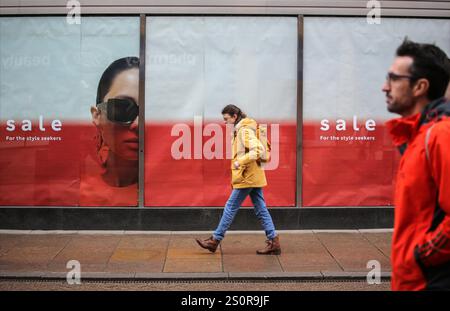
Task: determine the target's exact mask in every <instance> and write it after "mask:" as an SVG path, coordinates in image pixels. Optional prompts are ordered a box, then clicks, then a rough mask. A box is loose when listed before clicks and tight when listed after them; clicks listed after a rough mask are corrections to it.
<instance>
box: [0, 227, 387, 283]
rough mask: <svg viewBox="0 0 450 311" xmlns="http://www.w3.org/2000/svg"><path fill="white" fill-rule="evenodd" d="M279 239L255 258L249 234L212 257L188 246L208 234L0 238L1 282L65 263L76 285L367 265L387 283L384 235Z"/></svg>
mask: <svg viewBox="0 0 450 311" xmlns="http://www.w3.org/2000/svg"><path fill="white" fill-rule="evenodd" d="M279 233H280V241H281V245H282V254H281V255H279V256H273V255H272V256H261V255H256V253H255V251H256V249H258V248H262V247H264V246H265V243H264V241H265V236H264V235H263V234H262V233H256V232H250V233H248V232H242V231H241V232H229V233H228V234H227V236H226V238H225V239H224V241H223V242H222V243H221V247H220V249H218V250H217V252H216V253H215V254H211V253H209V252H208V251H206V250H203V249H201V248H200V247H199V246H198V245H197V244H196V242H195V241H194V237H201V238H207V237H208V236H209V233H208V232H201V233H192V232H190V233H178V232H127V231H115V232H110V231H103V232H92V231H91V232H89V231H86V232H82V231H70V232H69V231H50V232H49V231H0V277H3V278H5V277H34V278H65V277H66V273H67V272H68V271H69V270H70V269H68V268H66V264H67V262H68V261H70V260H78V261H79V262H80V263H81V271H82V278H106V279H115V278H120V279H123V278H125V279H127V278H129V279H180V278H181V279H183V278H184V279H185V278H188V279H189V278H191V279H203V278H204V279H252V278H254V279H277V278H279V279H291V278H297V279H298V278H299V279H320V278H322V279H323V278H365V277H366V275H367V273H368V271H369V270H371V269H369V268H367V263H368V261H370V260H377V261H378V262H379V263H380V265H381V271H382V276H383V277H388V276H389V275H390V273H389V272H390V270H391V266H390V244H391V236H392V231H391V230H367V231H364V230H351V231H312V230H305V231H280V232H279Z"/></svg>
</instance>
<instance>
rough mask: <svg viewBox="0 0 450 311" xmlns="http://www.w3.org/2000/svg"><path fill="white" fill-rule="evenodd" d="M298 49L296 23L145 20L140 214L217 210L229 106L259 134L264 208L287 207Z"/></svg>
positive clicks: (225, 180)
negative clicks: (264, 148)
mask: <svg viewBox="0 0 450 311" xmlns="http://www.w3.org/2000/svg"><path fill="white" fill-rule="evenodd" d="M297 42H298V40H297V18H290V17H288V18H286V17H154V18H150V19H148V20H147V56H146V101H145V102H146V136H145V205H146V206H223V205H224V204H225V202H226V200H227V198H228V196H229V194H230V192H231V184H230V182H231V171H230V148H229V147H230V144H231V136H230V135H231V134H232V132H227V130H226V128H225V126H224V124H223V123H224V122H223V119H222V115H221V111H222V108H223V107H225V106H226V105H228V104H234V105H236V106H238V107H240V108H241V109H242V110H243V111H244V112H245V113H246V114H247V115H248V116H249V117H250V118H253V119H255V120H256V121H257V122H258V123H259V124H264V125H266V126H267V129H268V138H269V141H270V142H271V144H272V160H271V162H269V163H267V164H266V165H265V167H264V168H265V173H266V176H267V180H268V186H267V187H266V188H265V192H264V195H265V197H266V199H267V202H268V205H269V206H295V185H296V112H297ZM244 205H246V206H249V205H251V202H250V200H249V199H247V201H246V202H245V204H244Z"/></svg>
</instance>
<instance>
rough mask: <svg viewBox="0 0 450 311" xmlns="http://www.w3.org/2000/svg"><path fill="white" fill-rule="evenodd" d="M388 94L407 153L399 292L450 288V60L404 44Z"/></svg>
mask: <svg viewBox="0 0 450 311" xmlns="http://www.w3.org/2000/svg"><path fill="white" fill-rule="evenodd" d="M396 54H397V55H396V57H395V59H394V62H393V63H392V65H391V67H390V69H389V72H388V75H387V77H386V82H385V83H384V85H383V92H385V93H386V102H387V109H388V111H390V112H393V113H397V114H399V115H401V118H399V119H394V120H391V121H389V122H388V123H387V127H388V129H389V131H390V133H391V135H392V137H393V141H394V144H395V145H396V146H397V147H398V148H399V150H400V152H401V153H402V158H401V162H400V166H399V171H398V175H397V180H396V189H395V224H394V235H393V241H392V289H393V290H425V289H426V290H444V289H447V290H448V289H450V102H448V101H447V100H446V99H445V98H444V97H443V96H444V94H445V92H446V89H447V85H448V83H449V77H450V62H449V60H448V58H447V55H446V54H445V53H444V52H443V51H442V50H441V49H439V48H438V47H437V46H435V45H431V44H419V43H415V42H412V41H409V40H407V39H405V41H404V42H403V43H402V45H401V46H400V47H399V48H398V49H397V53H396Z"/></svg>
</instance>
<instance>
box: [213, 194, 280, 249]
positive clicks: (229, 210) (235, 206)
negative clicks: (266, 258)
mask: <svg viewBox="0 0 450 311" xmlns="http://www.w3.org/2000/svg"><path fill="white" fill-rule="evenodd" d="M248 195H250V198H251V200H252V203H253V206H254V207H255V209H254V210H255V214H256V216H257V217H258V219H259V221H260V222H261V225H262V226H263V228H264V231H265V233H266V236H267V238H268V239H273V238H275V237H276V235H277V234H276V232H275V226H274V225H273V221H272V217H271V216H270V214H269V210H268V209H267V206H266V202H265V201H264V196H263V191H262V188H244V189H233V192H231V195H230V197H229V199H228V201H227V203H226V205H225V209H224V210H223V214H222V218H221V219H220V223H219V225H218V226H217V229H216V230H215V231H214V233H213V237H214V239H216V240H219V241H221V240H222V239H223V238H224V237H225V233H226V231H227V230H228V228H230V226H231V223H232V222H233V219H234V217H235V216H236V214H237V212H238V210H239V208H240V207H241V204H242V202H244V200H245V198H246V197H247V196H248Z"/></svg>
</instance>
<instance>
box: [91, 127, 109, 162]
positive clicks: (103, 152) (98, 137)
mask: <svg viewBox="0 0 450 311" xmlns="http://www.w3.org/2000/svg"><path fill="white" fill-rule="evenodd" d="M94 140H95V143H96V150H97V160H98V161H99V163H100V165H101V166H102V167H103V168H106V161H107V160H108V155H109V147H108V146H107V145H106V144H105V142H104V140H103V137H102V132H101V130H100V129H99V128H98V127H97V133H96V134H95V136H94Z"/></svg>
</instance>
